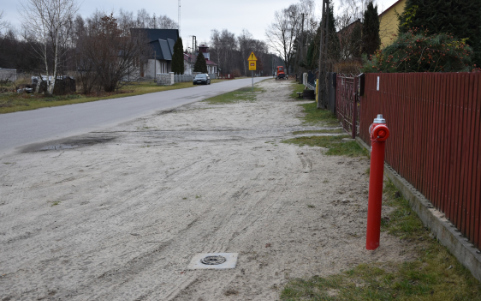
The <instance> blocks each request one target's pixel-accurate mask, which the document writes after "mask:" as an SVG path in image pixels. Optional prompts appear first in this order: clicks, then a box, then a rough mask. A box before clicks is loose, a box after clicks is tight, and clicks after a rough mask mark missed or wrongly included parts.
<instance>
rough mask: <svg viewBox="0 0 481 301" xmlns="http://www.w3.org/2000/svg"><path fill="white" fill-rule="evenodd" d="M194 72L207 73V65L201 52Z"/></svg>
mask: <svg viewBox="0 0 481 301" xmlns="http://www.w3.org/2000/svg"><path fill="white" fill-rule="evenodd" d="M194 72H201V73H207V64H206V62H205V57H204V55H203V54H202V52H199V55H197V60H196V61H195V65H194Z"/></svg>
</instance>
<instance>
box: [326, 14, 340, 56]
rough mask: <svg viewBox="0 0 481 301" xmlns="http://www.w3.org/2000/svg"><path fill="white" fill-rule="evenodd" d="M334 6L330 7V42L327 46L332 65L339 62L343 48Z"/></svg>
mask: <svg viewBox="0 0 481 301" xmlns="http://www.w3.org/2000/svg"><path fill="white" fill-rule="evenodd" d="M333 12H334V6H329V8H328V14H329V28H328V30H329V41H328V46H327V54H328V58H329V60H330V61H331V63H335V62H337V61H338V60H339V57H340V55H341V46H340V44H339V37H338V36H337V32H336V20H335V19H334V13H333Z"/></svg>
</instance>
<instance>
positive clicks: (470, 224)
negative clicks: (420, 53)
mask: <svg viewBox="0 0 481 301" xmlns="http://www.w3.org/2000/svg"><path fill="white" fill-rule="evenodd" d="M360 111H361V114H360V133H359V136H360V137H361V138H362V139H363V140H364V141H365V142H366V143H368V144H369V143H370V139H369V125H370V124H371V123H372V121H373V119H374V117H375V116H376V115H377V114H383V115H384V118H385V119H386V123H387V126H388V127H389V129H390V132H391V136H390V137H389V139H388V140H387V142H386V162H387V163H388V164H389V165H390V166H392V167H393V168H394V169H395V170H396V171H397V172H398V173H399V174H400V175H401V176H402V177H404V178H405V179H406V180H407V181H409V182H410V183H411V184H412V185H413V186H414V187H415V188H416V189H417V190H419V191H420V192H421V193H422V194H423V195H424V196H425V197H426V198H427V199H428V200H430V201H431V203H432V204H433V206H435V207H436V208H437V209H438V210H440V211H442V212H443V213H444V214H445V216H446V218H448V219H449V220H450V221H451V222H452V223H453V224H454V225H456V227H457V228H458V229H459V230H460V231H461V233H462V234H463V235H464V236H465V237H467V238H468V239H469V240H470V241H471V242H472V243H473V244H474V245H475V246H476V247H477V248H478V249H481V221H480V218H481V114H480V111H481V73H405V74H367V75H366V80H365V94H364V96H363V97H362V98H361V110H360Z"/></svg>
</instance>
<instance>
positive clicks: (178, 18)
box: [177, 0, 181, 37]
mask: <svg viewBox="0 0 481 301" xmlns="http://www.w3.org/2000/svg"><path fill="white" fill-rule="evenodd" d="M180 1H181V0H179V8H178V13H179V15H178V16H177V21H178V22H179V37H180V8H181V5H180Z"/></svg>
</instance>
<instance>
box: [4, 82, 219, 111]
mask: <svg viewBox="0 0 481 301" xmlns="http://www.w3.org/2000/svg"><path fill="white" fill-rule="evenodd" d="M220 81H222V80H212V83H216V82H220ZM189 87H193V85H192V82H185V83H176V84H174V85H172V86H159V85H157V84H156V83H154V82H153V81H152V82H138V83H130V84H127V85H124V86H122V88H121V89H119V90H118V91H116V92H112V93H105V92H99V93H92V94H90V95H83V94H70V95H56V96H51V97H49V96H45V95H43V94H41V95H37V94H26V93H23V94H17V93H13V92H7V93H2V94H0V114H2V113H12V112H18V111H27V110H35V109H39V108H46V107H56V106H63V105H70V104H77V103H84V102H91V101H98V100H103V99H112V98H120V97H128V96H135V95H142V94H147V93H155V92H162V91H168V90H175V89H183V88H189ZM9 88H11V87H9Z"/></svg>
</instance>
